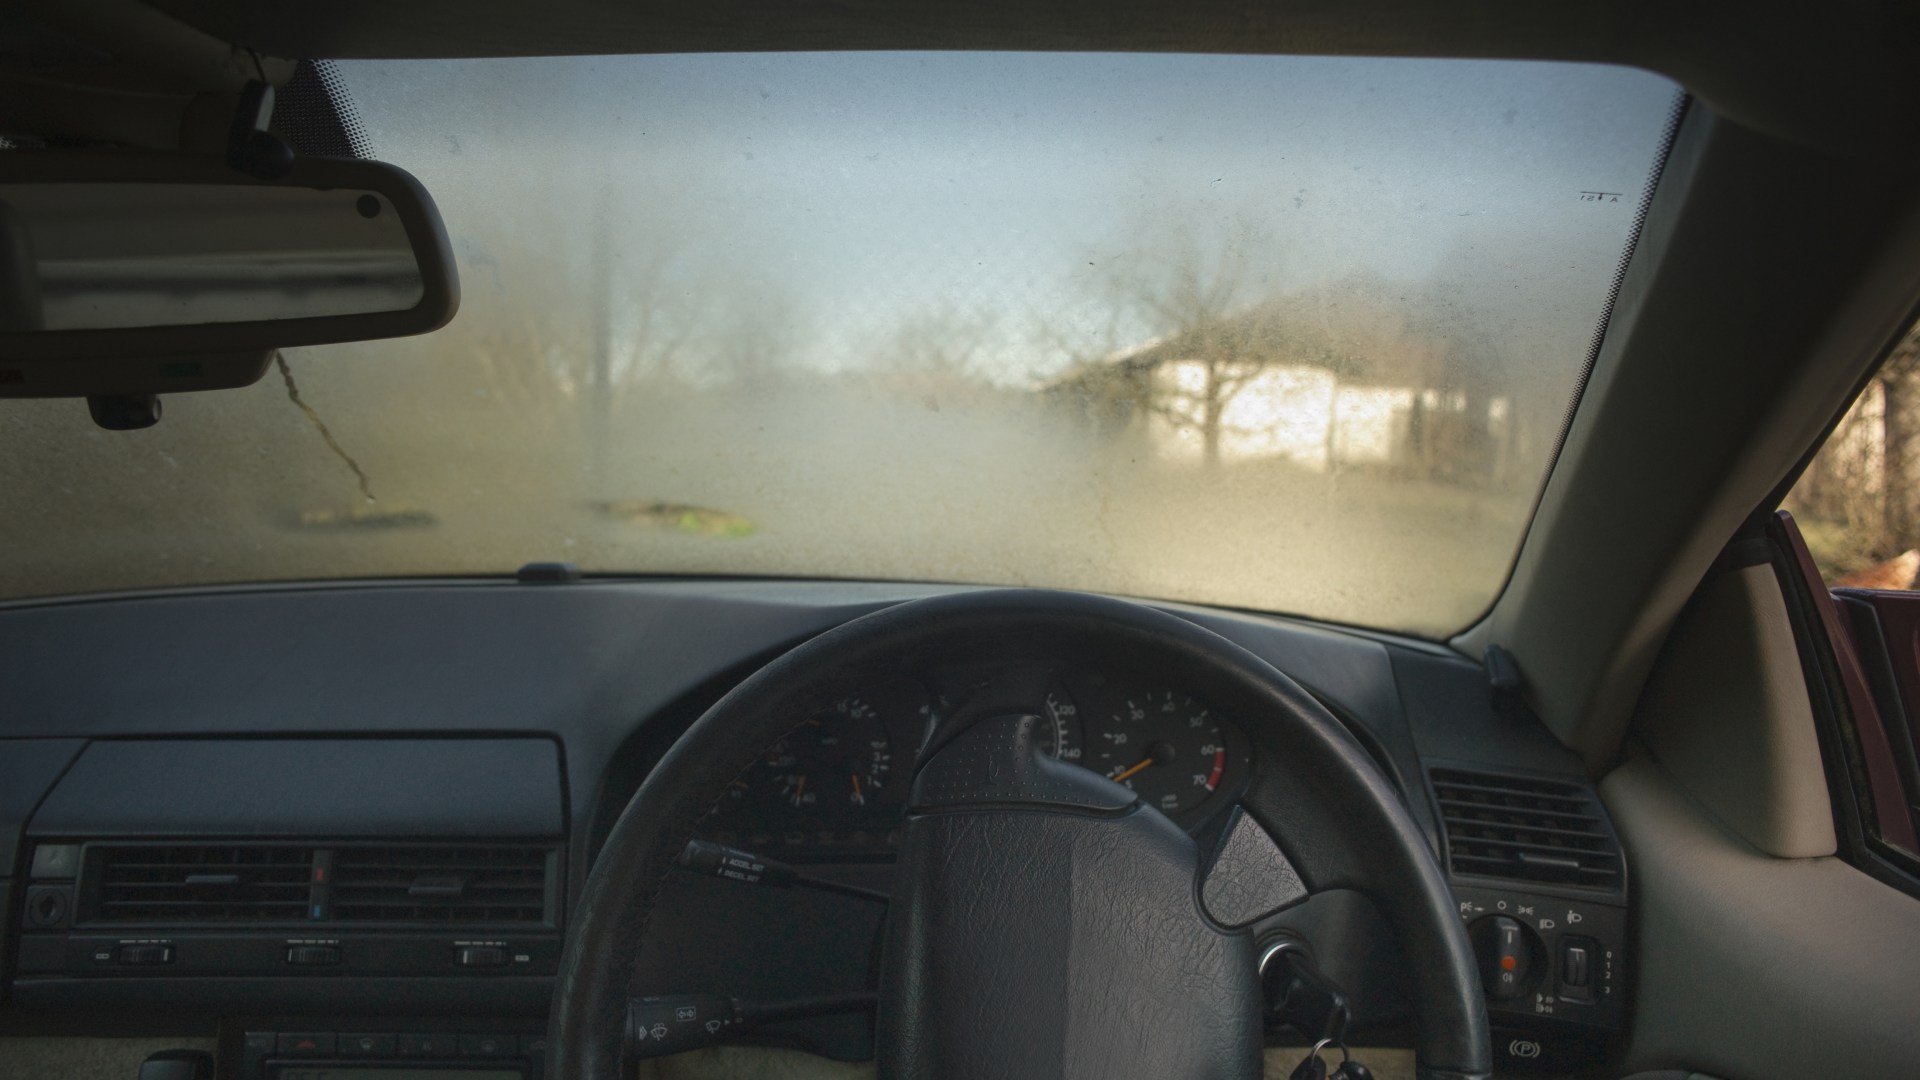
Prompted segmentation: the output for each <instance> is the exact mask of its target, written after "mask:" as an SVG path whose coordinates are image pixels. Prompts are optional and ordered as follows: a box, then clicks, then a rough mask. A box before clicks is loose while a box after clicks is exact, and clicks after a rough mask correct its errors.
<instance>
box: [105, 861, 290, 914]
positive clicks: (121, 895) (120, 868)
mask: <svg viewBox="0 0 1920 1080" xmlns="http://www.w3.org/2000/svg"><path fill="white" fill-rule="evenodd" d="M94 857H96V858H98V859H99V862H98V864H97V865H98V866H99V872H98V873H99V876H98V882H99V886H98V890H97V891H96V892H95V894H94V895H95V897H96V900H95V905H94V911H93V917H94V918H95V919H97V920H98V921H101V922H129V923H130V922H139V923H165V924H167V925H169V926H180V925H188V924H194V923H226V922H280V921H286V922H298V921H300V920H302V919H304V918H306V917H307V897H308V893H309V890H310V887H311V886H310V884H309V882H310V879H311V876H312V873H313V849H312V848H304V847H274V846H266V845H253V844H219V845H212V844H191V845H185V844H183V845H168V846H162V845H139V846H132V845H129V846H126V847H117V846H116V847H107V848H96V849H94Z"/></svg>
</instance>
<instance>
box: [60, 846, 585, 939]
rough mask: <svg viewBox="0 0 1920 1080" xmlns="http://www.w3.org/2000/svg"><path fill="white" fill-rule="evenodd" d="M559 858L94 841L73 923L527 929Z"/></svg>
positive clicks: (538, 916)
mask: <svg viewBox="0 0 1920 1080" xmlns="http://www.w3.org/2000/svg"><path fill="white" fill-rule="evenodd" d="M557 859H558V855H557V853H556V852H555V851H553V850H552V849H549V848H543V847H527V846H519V845H505V844H464V845H438V844H366V845H347V844H341V845H330V846H326V847H317V846H316V847H292V846H282V845H274V844H181V845H159V844H124V845H121V844H112V845H101V844H95V845H89V846H88V849H87V869H86V871H85V872H84V874H83V882H82V887H83V897H84V899H83V902H82V913H81V921H83V922H91V923H122V924H129V923H141V924H148V925H160V926H167V927H185V926H202V925H234V924H263V923H295V924H300V925H303V926H308V927H312V926H316V925H321V924H329V923H333V924H337V923H355V924H363V925H369V926H371V925H376V924H378V925H383V926H420V925H429V926H448V927H462V928H468V927H493V926H526V925H536V926H537V925H543V924H547V923H549V922H550V921H551V920H550V917H549V911H550V909H551V908H552V906H553V900H552V898H551V897H550V896H549V891H550V889H549V885H550V883H552V882H554V881H556V880H557V876H556V874H555V873H554V869H555V867H556V865H557Z"/></svg>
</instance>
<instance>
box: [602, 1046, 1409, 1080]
mask: <svg viewBox="0 0 1920 1080" xmlns="http://www.w3.org/2000/svg"><path fill="white" fill-rule="evenodd" d="M1305 1056H1306V1054H1305V1052H1304V1051H1303V1050H1297V1049H1293V1050H1281V1049H1269V1050H1268V1051H1267V1056H1266V1065H1265V1069H1264V1071H1263V1080H1287V1077H1289V1076H1291V1075H1292V1073H1293V1069H1294V1066H1296V1065H1298V1064H1300V1060H1301V1059H1302V1058H1303V1057H1305ZM1353 1056H1354V1058H1355V1059H1356V1060H1358V1061H1360V1062H1361V1063H1363V1064H1365V1065H1366V1066H1367V1068H1368V1069H1370V1070H1371V1071H1372V1072H1373V1075H1374V1076H1375V1077H1377V1078H1378V1080H1414V1067H1413V1051H1411V1050H1401V1049H1397V1048H1394V1049H1389V1048H1385V1047H1373V1046H1366V1047H1358V1048H1356V1049H1355V1050H1354V1051H1353ZM1327 1060H1328V1063H1329V1064H1331V1065H1335V1066H1337V1065H1339V1064H1340V1055H1339V1052H1338V1051H1335V1052H1334V1054H1333V1056H1332V1057H1331V1058H1330V1059H1327ZM873 1075H874V1067H873V1063H872V1062H870V1061H863V1062H854V1063H849V1062H844V1061H829V1060H828V1059H826V1058H823V1057H815V1056H814V1055H812V1054H803V1053H801V1052H800V1051H798V1050H775V1049H770V1048H767V1047H759V1046H724V1047H715V1048H713V1049H710V1050H695V1051H693V1052H691V1053H686V1054H676V1055H675V1056H673V1057H670V1058H660V1059H657V1060H654V1061H649V1062H644V1063H642V1065H641V1067H640V1070H639V1074H638V1075H637V1076H636V1077H635V1080H869V1078H870V1077H872V1076H873Z"/></svg>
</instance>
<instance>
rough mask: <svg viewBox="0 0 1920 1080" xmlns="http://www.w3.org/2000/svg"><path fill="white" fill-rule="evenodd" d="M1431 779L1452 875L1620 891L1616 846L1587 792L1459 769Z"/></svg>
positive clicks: (1536, 780) (1435, 774)
mask: <svg viewBox="0 0 1920 1080" xmlns="http://www.w3.org/2000/svg"><path fill="white" fill-rule="evenodd" d="M1429 775H1430V776H1431V777H1432V779H1433V793H1434V797H1435V798H1436V799H1438V800H1439V803H1440V821H1441V826H1442V828H1443V830H1444V831H1445V832H1446V837H1447V857H1448V859H1449V861H1450V863H1451V865H1452V867H1453V872H1454V873H1456V874H1474V875H1477V876H1480V877H1492V878H1504V879H1507V880H1510V881H1540V882H1549V883H1552V884H1556V885H1580V886H1584V887H1587V888H1595V889H1615V888H1618V887H1619V886H1620V848H1619V845H1618V844H1617V843H1616V842H1615V841H1614V838H1613V833H1612V831H1611V830H1610V829H1609V828H1608V826H1607V823H1606V819H1605V818H1604V817H1603V816H1602V815H1601V810H1600V808H1599V806H1598V805H1597V804H1596V802H1595V800H1594V797H1593V792H1592V791H1590V790H1589V789H1587V788H1585V787H1583V786H1581V785H1579V784H1573V783H1567V782H1564V781H1559V780H1544V779H1539V778H1537V777H1518V776H1502V775H1500V774H1498V773H1482V772H1470V771H1467V770H1465V769H1433V770H1431V772H1430V773H1429Z"/></svg>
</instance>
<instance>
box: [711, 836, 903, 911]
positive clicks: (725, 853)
mask: <svg viewBox="0 0 1920 1080" xmlns="http://www.w3.org/2000/svg"><path fill="white" fill-rule="evenodd" d="M674 862H675V863H677V864H679V866H680V867H681V868H682V869H684V870H690V871H692V872H693V873H696V874H702V875H704V876H706V877H717V878H725V879H726V880H728V881H739V882H744V883H746V884H748V885H771V886H773V887H774V888H778V889H784V888H787V887H789V886H798V887H800V888H803V889H819V890H820V891H822V892H831V893H839V894H840V895H842V896H854V897H858V898H860V899H862V900H871V901H873V902H874V903H876V904H886V903H891V902H892V900H893V898H892V897H890V896H888V895H887V894H886V893H883V892H880V891H878V890H877V889H863V888H861V887H860V886H858V885H847V884H844V883H842V882H838V881H829V880H827V879H826V878H817V877H809V876H808V875H806V874H802V873H801V872H800V871H799V870H797V869H795V868H794V867H792V866H789V865H787V864H786V863H783V862H781V861H779V860H778V859H769V858H767V857H766V856H765V855H755V854H754V853H753V852H751V851H741V850H740V849H739V848H731V847H728V846H726V845H725V844H715V843H712V842H710V841H706V840H689V841H687V846H686V847H684V848H682V849H680V854H679V856H678V857H676V858H675V859H674Z"/></svg>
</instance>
